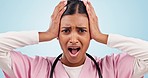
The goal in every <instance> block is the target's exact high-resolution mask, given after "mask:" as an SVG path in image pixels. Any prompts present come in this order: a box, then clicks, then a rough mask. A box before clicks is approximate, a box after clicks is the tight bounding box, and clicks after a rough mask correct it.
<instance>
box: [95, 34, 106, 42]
mask: <svg viewBox="0 0 148 78" xmlns="http://www.w3.org/2000/svg"><path fill="white" fill-rule="evenodd" d="M95 40H96V41H97V42H99V43H103V44H107V40H108V34H103V33H98V34H97V35H96V39H95Z"/></svg>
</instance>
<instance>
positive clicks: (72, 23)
mask: <svg viewBox="0 0 148 78" xmlns="http://www.w3.org/2000/svg"><path fill="white" fill-rule="evenodd" d="M66 2H67V1H61V2H60V3H59V4H58V5H57V6H56V7H55V10H54V12H53V14H52V16H51V22H50V26H49V29H48V30H47V31H46V32H39V41H40V42H43V41H51V40H52V39H54V38H58V39H59V42H60V45H61V48H62V50H63V53H64V54H63V57H62V59H61V62H62V63H63V64H65V65H67V66H71V67H74V66H79V65H82V64H83V63H84V61H85V58H86V57H85V53H86V51H87V49H88V46H89V43H90V40H91V39H94V40H95V41H97V42H99V43H103V44H107V39H108V35H107V34H103V33H101V31H100V29H99V23H98V17H97V16H96V14H95V11H94V8H93V6H92V5H91V3H90V2H89V1H83V2H84V4H85V6H86V10H87V13H88V16H89V21H88V18H87V17H86V15H85V14H78V13H76V14H74V15H66V16H63V17H62V19H61V20H60V18H61V15H62V14H63V12H64V11H65V5H66ZM78 18H79V19H78ZM81 19H82V20H85V21H86V22H85V23H84V22H83V21H81ZM60 22H61V23H60ZM65 27H66V28H70V32H69V33H67V32H66V33H65V31H64V32H63V30H64V28H65ZM80 28H81V29H82V28H84V29H85V30H86V32H81V33H80V31H81V30H80ZM68 46H79V47H80V48H81V49H80V52H79V54H78V55H77V56H76V57H72V56H70V54H69V52H68V50H67V47H68Z"/></svg>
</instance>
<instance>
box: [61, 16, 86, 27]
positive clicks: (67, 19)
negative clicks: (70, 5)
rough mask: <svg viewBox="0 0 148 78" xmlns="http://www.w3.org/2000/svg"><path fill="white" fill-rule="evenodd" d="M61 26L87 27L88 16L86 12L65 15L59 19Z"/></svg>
mask: <svg viewBox="0 0 148 78" xmlns="http://www.w3.org/2000/svg"><path fill="white" fill-rule="evenodd" d="M63 26H86V27H88V17H87V16H86V14H73V15H65V16H63V17H62V19H61V27H63Z"/></svg>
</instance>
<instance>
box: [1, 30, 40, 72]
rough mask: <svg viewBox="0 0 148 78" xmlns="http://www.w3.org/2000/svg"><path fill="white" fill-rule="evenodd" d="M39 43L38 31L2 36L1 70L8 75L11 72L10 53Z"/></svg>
mask: <svg viewBox="0 0 148 78" xmlns="http://www.w3.org/2000/svg"><path fill="white" fill-rule="evenodd" d="M38 42H39V38H38V32H37V31H21V32H7V33H1V34H0V68H1V69H2V70H3V71H4V72H5V73H8V74H13V73H12V70H11V58H10V51H11V50H13V49H16V48H20V47H24V46H27V45H33V44H37V43H38Z"/></svg>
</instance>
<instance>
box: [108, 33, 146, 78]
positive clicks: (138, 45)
mask: <svg viewBox="0 0 148 78" xmlns="http://www.w3.org/2000/svg"><path fill="white" fill-rule="evenodd" d="M107 45H108V46H109V47H112V48H117V49H119V50H121V51H123V52H126V53H128V54H129V55H132V56H134V57H136V58H135V65H134V73H133V78H137V77H138V76H139V77H141V76H143V75H144V74H145V73H147V72H148V41H144V40H141V39H136V38H130V37H125V36H121V35H115V34H110V35H109V38H108V42H107Z"/></svg>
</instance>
